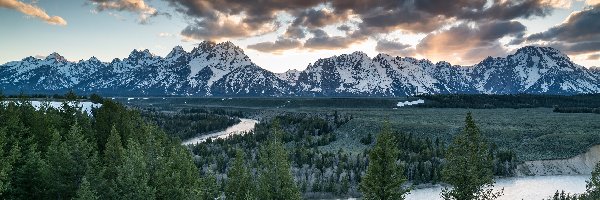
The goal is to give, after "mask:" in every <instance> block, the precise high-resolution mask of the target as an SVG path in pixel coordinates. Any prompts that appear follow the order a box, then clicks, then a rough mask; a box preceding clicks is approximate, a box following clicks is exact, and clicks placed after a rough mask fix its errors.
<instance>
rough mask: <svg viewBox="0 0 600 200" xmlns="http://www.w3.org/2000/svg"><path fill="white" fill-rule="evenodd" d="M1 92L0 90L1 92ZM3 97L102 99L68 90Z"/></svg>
mask: <svg viewBox="0 0 600 200" xmlns="http://www.w3.org/2000/svg"><path fill="white" fill-rule="evenodd" d="M1 93H2V92H0V94H1ZM3 97H4V98H9V99H22V98H33V99H58V100H65V99H88V100H90V101H92V102H94V103H101V101H102V97H100V95H98V94H91V95H89V96H86V95H77V94H75V93H74V92H73V91H69V92H67V93H65V94H52V95H50V94H28V95H26V94H25V93H21V94H11V95H6V96H4V95H3Z"/></svg>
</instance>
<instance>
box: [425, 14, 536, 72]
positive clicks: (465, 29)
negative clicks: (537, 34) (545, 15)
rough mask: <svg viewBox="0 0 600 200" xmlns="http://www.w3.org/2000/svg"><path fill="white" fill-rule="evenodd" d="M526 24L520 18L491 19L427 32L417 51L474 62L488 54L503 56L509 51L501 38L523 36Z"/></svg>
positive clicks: (433, 55) (432, 55)
mask: <svg viewBox="0 0 600 200" xmlns="http://www.w3.org/2000/svg"><path fill="white" fill-rule="evenodd" d="M525 29H526V28H525V26H523V25H522V24H521V23H519V22H516V21H491V22H487V23H477V24H475V25H474V26H470V25H469V24H467V23H463V24H460V25H458V26H455V27H452V28H450V29H448V30H444V31H440V32H437V33H432V34H429V35H427V36H426V37H425V38H424V39H423V40H421V42H420V43H419V44H418V45H417V48H416V50H417V52H418V53H420V54H421V55H428V56H431V57H436V58H457V59H459V61H461V62H469V63H473V62H476V61H478V60H480V59H481V58H484V57H486V56H502V55H505V54H506V50H505V49H504V48H503V47H502V45H501V44H500V42H499V41H498V40H499V39H501V38H503V37H506V36H517V37H518V36H521V35H522V34H523V33H524V32H525Z"/></svg>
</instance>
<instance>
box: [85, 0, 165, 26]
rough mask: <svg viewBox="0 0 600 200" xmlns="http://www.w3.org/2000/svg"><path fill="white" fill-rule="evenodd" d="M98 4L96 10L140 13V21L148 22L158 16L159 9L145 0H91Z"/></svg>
mask: <svg viewBox="0 0 600 200" xmlns="http://www.w3.org/2000/svg"><path fill="white" fill-rule="evenodd" d="M90 1H91V2H93V3H94V4H95V5H96V10H98V11H104V10H117V11H129V12H134V13H137V14H138V15H139V22H140V23H142V24H146V23H148V20H149V18H150V17H154V16H157V15H158V14H159V13H158V11H157V10H156V9H155V8H153V7H151V6H149V5H148V4H146V2H144V0H90Z"/></svg>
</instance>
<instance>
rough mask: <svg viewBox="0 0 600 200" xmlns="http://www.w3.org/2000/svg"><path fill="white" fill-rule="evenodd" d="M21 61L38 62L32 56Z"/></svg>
mask: <svg viewBox="0 0 600 200" xmlns="http://www.w3.org/2000/svg"><path fill="white" fill-rule="evenodd" d="M21 61H23V62H36V61H40V59H39V58H36V57H33V56H27V57H25V58H23V59H22V60H21Z"/></svg>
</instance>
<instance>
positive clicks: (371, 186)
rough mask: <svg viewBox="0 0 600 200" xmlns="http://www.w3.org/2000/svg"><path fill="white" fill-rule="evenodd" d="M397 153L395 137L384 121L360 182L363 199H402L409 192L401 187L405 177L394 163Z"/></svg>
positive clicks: (400, 168)
mask: <svg viewBox="0 0 600 200" xmlns="http://www.w3.org/2000/svg"><path fill="white" fill-rule="evenodd" d="M398 155H399V150H398V147H397V141H396V138H395V137H394V135H393V134H392V131H391V129H390V125H389V123H388V122H386V123H385V124H384V127H383V130H382V132H381V133H380V134H379V136H377V140H376V143H375V146H374V147H373V149H371V152H369V166H368V167H367V173H366V174H365V175H364V177H363V179H362V181H361V182H360V190H361V191H362V193H363V197H364V199H379V200H387V199H404V195H406V194H408V193H409V192H410V189H404V188H402V185H403V184H404V183H405V182H406V181H407V179H406V178H405V177H404V175H403V172H404V170H403V169H402V167H401V166H400V165H399V164H397V163H396V160H397V158H398Z"/></svg>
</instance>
